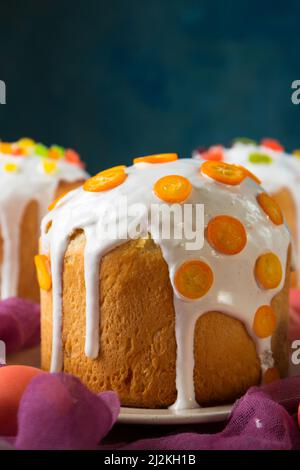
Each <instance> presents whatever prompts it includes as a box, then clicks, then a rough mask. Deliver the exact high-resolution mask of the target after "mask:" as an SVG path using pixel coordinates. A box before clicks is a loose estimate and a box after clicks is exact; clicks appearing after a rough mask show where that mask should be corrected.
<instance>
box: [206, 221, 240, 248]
mask: <svg viewBox="0 0 300 470" xmlns="http://www.w3.org/2000/svg"><path fill="white" fill-rule="evenodd" d="M206 237H207V240H208V242H209V243H210V245H211V246H212V247H213V248H215V249H216V250H217V251H219V252H220V253H224V254H225V255H235V254H237V253H239V252H240V251H242V250H243V248H244V247H245V245H246V243H247V234H246V230H245V227H244V225H243V224H242V223H241V222H240V221H239V220H238V219H235V218H234V217H230V216H229V215H218V216H217V217H214V218H213V219H212V220H211V221H210V222H209V223H208V226H207V231H206Z"/></svg>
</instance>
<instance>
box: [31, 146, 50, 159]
mask: <svg viewBox="0 0 300 470" xmlns="http://www.w3.org/2000/svg"><path fill="white" fill-rule="evenodd" d="M34 151H35V153H36V155H39V156H40V157H47V155H48V149H47V147H46V145H43V144H36V146H35V149H34Z"/></svg>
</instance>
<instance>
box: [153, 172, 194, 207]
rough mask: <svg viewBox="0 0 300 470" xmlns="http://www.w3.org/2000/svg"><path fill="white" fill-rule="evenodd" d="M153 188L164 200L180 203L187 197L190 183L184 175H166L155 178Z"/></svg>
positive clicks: (190, 189) (190, 187) (190, 186)
mask: <svg viewBox="0 0 300 470" xmlns="http://www.w3.org/2000/svg"><path fill="white" fill-rule="evenodd" d="M153 190H154V193H155V195H156V196H157V197H158V198H159V199H162V200H163V201H165V202H169V203H180V202H183V201H185V200H186V199H187V198H188V197H189V195H190V193H191V191H192V185H191V183H190V182H189V180H188V179H187V178H184V176H179V175H168V176H164V177H163V178H160V179H159V180H157V181H156V183H155V185H154V187H153Z"/></svg>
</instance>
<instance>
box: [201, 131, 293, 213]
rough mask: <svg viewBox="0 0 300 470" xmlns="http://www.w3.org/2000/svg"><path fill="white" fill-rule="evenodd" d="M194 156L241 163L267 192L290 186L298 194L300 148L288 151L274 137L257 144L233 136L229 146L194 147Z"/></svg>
mask: <svg viewBox="0 0 300 470" xmlns="http://www.w3.org/2000/svg"><path fill="white" fill-rule="evenodd" d="M193 158H199V159H202V160H215V161H224V162H228V163H237V164H240V165H243V166H245V167H246V168H248V169H249V170H250V171H251V172H252V173H254V174H255V175H256V176H258V178H259V179H260V180H261V181H262V184H263V186H264V188H265V189H266V190H267V191H270V192H276V191H278V190H280V189H282V188H290V189H291V191H293V195H294V194H295V195H296V193H297V195H298V194H299V190H298V188H299V184H300V150H295V151H294V152H293V153H292V154H291V153H287V152H286V151H285V149H284V147H283V146H282V145H281V144H280V143H279V142H278V141H277V140H275V139H262V140H261V142H260V143H256V142H255V141H253V140H251V139H245V138H242V139H236V140H235V141H234V142H233V145H232V146H231V147H227V148H226V147H224V146H222V145H213V146H211V147H210V148H208V149H204V148H203V149H202V148H199V149H196V150H195V151H194V152H193ZM298 200H299V205H300V199H299V198H298Z"/></svg>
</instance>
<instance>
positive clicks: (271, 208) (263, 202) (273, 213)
mask: <svg viewBox="0 0 300 470" xmlns="http://www.w3.org/2000/svg"><path fill="white" fill-rule="evenodd" d="M257 202H258V204H259V205H260V207H261V208H262V210H263V211H264V212H265V213H266V214H267V216H268V217H270V219H271V220H272V222H273V224H275V225H281V224H283V215H282V212H281V209H280V207H279V205H278V204H277V202H276V201H275V200H274V199H273V198H272V197H271V196H269V194H267V193H260V194H259V195H258V196H257Z"/></svg>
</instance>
